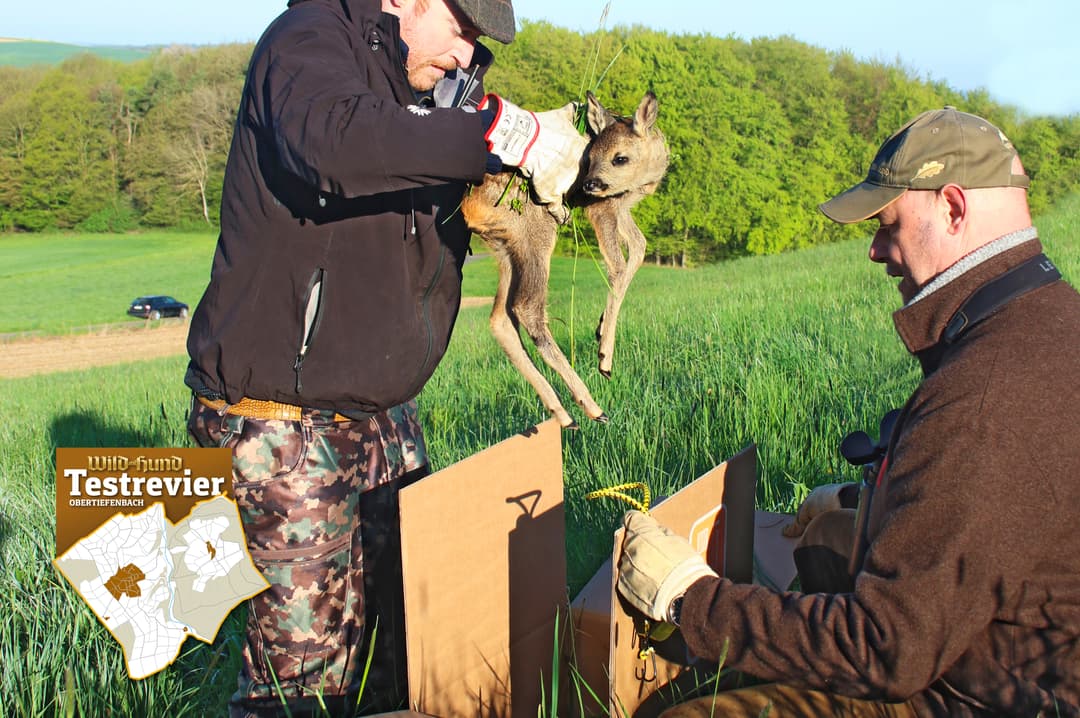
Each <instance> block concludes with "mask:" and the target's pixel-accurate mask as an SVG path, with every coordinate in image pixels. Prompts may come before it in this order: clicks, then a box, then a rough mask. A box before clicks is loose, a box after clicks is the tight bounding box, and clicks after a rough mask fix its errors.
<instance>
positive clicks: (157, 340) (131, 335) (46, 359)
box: [0, 297, 492, 379]
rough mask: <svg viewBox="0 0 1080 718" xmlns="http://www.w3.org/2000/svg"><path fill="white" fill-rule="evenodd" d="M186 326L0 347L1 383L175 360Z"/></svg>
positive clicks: (127, 328)
mask: <svg viewBox="0 0 1080 718" xmlns="http://www.w3.org/2000/svg"><path fill="white" fill-rule="evenodd" d="M491 300H492V298H491V297H465V298H464V299H462V301H461V306H462V308H466V307H478V306H484V305H487V306H490V305H491ZM187 331H188V325H187V322H186V321H180V320H174V319H166V320H162V321H160V322H156V323H152V324H150V325H145V324H142V323H137V322H133V323H131V324H130V325H119V326H114V327H110V328H109V329H107V330H103V331H100V332H93V333H89V334H71V335H64V336H53V337H38V338H34V339H23V340H18V341H10V342H2V343H0V378H2V379H15V378H19V377H24V376H33V375H35V374H49V373H52V372H58V371H73V370H77V369H89V368H91V367H96V366H107V365H110V364H124V363H126V362H133V361H143V360H145V359H158V358H160V357H167V356H176V355H178V354H183V353H184V352H185V351H187V350H186V348H185V342H186V341H187Z"/></svg>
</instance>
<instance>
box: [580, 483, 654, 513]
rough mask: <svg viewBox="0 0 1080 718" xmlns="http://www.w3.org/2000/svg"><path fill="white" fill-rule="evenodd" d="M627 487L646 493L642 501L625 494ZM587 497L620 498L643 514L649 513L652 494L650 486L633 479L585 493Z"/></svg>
mask: <svg viewBox="0 0 1080 718" xmlns="http://www.w3.org/2000/svg"><path fill="white" fill-rule="evenodd" d="M625 489H640V490H641V493H642V494H643V495H644V499H643V500H642V501H638V500H637V499H635V498H634V497H633V496H630V495H628V494H624V493H623V490H625ZM585 498H586V499H601V498H605V499H619V500H620V501H625V502H626V503H628V504H630V505H631V506H633V507H634V508H635V509H637V510H638V511H640V512H641V513H643V514H647V513H649V503H650V502H651V501H652V496H651V495H650V494H649V486H648V484H645V483H643V482H641V481H633V482H631V483H629V484H619V485H618V486H609V487H608V488H606V489H597V490H596V491H592V492H590V493H587V494H585Z"/></svg>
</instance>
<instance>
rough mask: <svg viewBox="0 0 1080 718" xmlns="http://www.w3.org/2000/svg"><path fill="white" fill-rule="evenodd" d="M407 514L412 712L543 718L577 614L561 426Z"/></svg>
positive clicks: (494, 455)
mask: <svg viewBox="0 0 1080 718" xmlns="http://www.w3.org/2000/svg"><path fill="white" fill-rule="evenodd" d="M400 506H401V546H402V570H403V577H404V591H405V621H406V639H407V644H408V666H409V694H410V701H409V702H410V707H411V708H413V709H415V710H418V711H421V712H422V713H426V714H429V715H433V716H440V717H441V718H455V717H456V716H462V717H467V718H476V717H477V716H485V717H487V716H499V717H502V716H505V717H506V718H509V717H510V716H530V715H532V716H535V715H537V707H538V706H539V705H540V704H541V702H542V695H541V680H542V679H543V685H544V686H548V688H545V689H544V690H545V691H546V690H550V688H549V686H550V681H551V672H552V650H553V641H554V630H555V618H556V615H557V612H558V611H559V610H560V607H562V606H565V604H566V548H565V530H566V527H565V520H564V507H563V476H562V444H561V434H560V428H559V425H558V423H557V422H555V421H554V420H549V421H546V422H544V423H543V424H540V425H538V426H536V427H533V428H532V429H530V430H528V431H526V432H524V433H522V434H520V435H518V436H514V437H511V438H509V439H507V440H505V441H502V442H500V443H498V444H496V445H495V446H492V447H490V448H488V449H485V450H484V451H482V452H480V453H478V454H475V455H474V456H471V457H469V458H467V459H465V460H463V461H460V462H458V463H457V464H454V465H453V466H450V467H448V468H446V469H443V470H441V471H439V472H436V473H434V474H432V475H431V476H429V477H427V478H425V479H423V480H422V481H419V482H417V483H416V484H413V485H411V486H409V487H406V488H405V489H403V490H402V491H401V499H400Z"/></svg>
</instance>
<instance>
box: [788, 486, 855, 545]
mask: <svg viewBox="0 0 1080 718" xmlns="http://www.w3.org/2000/svg"><path fill="white" fill-rule="evenodd" d="M853 486H856V484H851V483H846V484H825V485H824V486H817V487H815V488H814V490H813V491H811V492H810V495H809V496H807V497H806V500H805V501H803V502H802V505H801V506H799V511H798V512H797V513H796V514H795V520H794V521H793V522H791V523H790V524H788V525H787V526H785V527H784V528H783V534H784V535H785V536H787V537H788V538H795V537H796V536H802V535H803V532H804V531H806V527H807V526H809V525H810V522H811V521H813V520H814V518H815V517H817V516H819V515H820V514H823V513H825V512H826V511H839V510H840V509H842V508H844V502H843V501H842V493H843V491H844V488H845V487H853Z"/></svg>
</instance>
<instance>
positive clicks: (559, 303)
mask: <svg viewBox="0 0 1080 718" xmlns="http://www.w3.org/2000/svg"><path fill="white" fill-rule="evenodd" d="M1037 225H1038V226H1039V227H1040V230H1041V232H1042V235H1043V239H1044V243H1045V245H1046V246H1047V252H1048V254H1049V255H1050V256H1051V257H1052V258H1053V259H1055V260H1056V262H1057V263H1058V265H1059V266H1060V268H1061V270H1062V272H1063V274H1064V275H1065V276H1066V278H1067V279H1069V280H1070V281H1071V282H1072V283H1073V284H1074V285H1075V284H1076V283H1077V280H1078V279H1080V197H1075V198H1073V199H1072V200H1070V201H1069V202H1067V203H1065V204H1063V205H1061V206H1060V207H1058V208H1057V209H1056V210H1055V211H1054V212H1053V213H1052V214H1048V215H1047V216H1045V217H1042V218H1039V219H1038V221H1037ZM868 227H869V225H868ZM212 247H213V237H211V236H203V235H166V236H164V237H153V236H150V235H136V236H123V237H63V236H53V237H33V238H27V237H14V238H3V239H0V263H2V266H3V267H4V269H3V270H2V272H3V274H2V275H0V292H2V293H3V296H4V300H3V303H2V304H0V307H2V309H0V312H2V313H0V332H16V331H27V330H41V331H46V332H63V331H70V330H71V329H73V328H76V327H78V326H81V325H86V324H96V323H99V322H102V321H112V320H113V319H114V318H117V317H120V318H122V317H123V311H124V309H125V307H126V303H127V302H128V301H130V299H131V298H132V297H134V296H135V295H137V294H139V293H146V292H151V291H154V292H157V291H160V292H167V293H175V294H176V295H177V296H178V297H179V298H181V299H183V300H184V301H189V303H192V304H194V301H195V300H196V299H197V297H198V295H199V294H200V293H201V287H202V285H203V284H204V283H205V279H206V276H207V272H208V269H209V262H210V254H211V252H212ZM465 269H466V276H467V287H466V292H467V293H468V294H473V295H489V294H491V293H492V290H493V288H494V281H495V270H494V267H493V264H492V262H491V260H489V259H479V260H477V261H474V262H471V263H470V264H469V265H467V266H466V268H465ZM553 277H554V279H553V289H552V293H551V300H550V316H551V325H552V329H553V332H554V334H555V337H556V340H557V341H558V342H559V343H560V345H561V346H562V347H563V348H564V350H565V351H566V352H567V355H568V356H572V358H573V361H574V363H575V366H576V367H577V368H578V370H579V372H580V373H581V375H582V378H583V379H584V380H585V382H586V383H587V384H588V385H589V386H590V388H591V389H592V390H593V393H594V396H595V397H596V399H597V401H598V402H599V403H600V404H601V406H603V407H604V408H605V410H606V411H607V413H608V415H609V416H610V418H611V421H610V423H609V424H606V425H601V424H596V423H593V422H589V421H588V420H587V419H584V417H582V416H581V415H580V413H578V414H576V416H577V418H578V420H579V422H580V423H581V428H580V430H578V431H566V432H564V433H563V453H564V476H565V483H566V509H567V513H566V521H567V531H568V539H567V559H568V567H569V572H570V573H569V582H570V588H571V591H572V592H576V591H577V590H578V589H579V588H580V587H581V586H582V585H583V584H584V583H585V581H586V580H587V579H588V578H589V577H590V576H591V575H592V573H593V572H594V571H595V569H596V568H597V566H598V565H599V564H600V563H601V561H602V560H603V559H604V558H605V557H606V556H608V555H610V551H611V546H610V536H611V531H612V529H613V527H614V526H615V525H616V524H617V522H618V520H619V517H620V516H621V514H622V512H623V510H624V508H625V507H624V506H622V505H619V504H614V503H612V502H609V501H586V500H585V499H584V496H585V494H586V493H587V492H589V491H591V490H593V489H596V488H600V487H603V486H610V485H612V484H616V483H621V482H626V481H631V480H643V481H647V482H648V483H649V485H650V487H651V489H652V491H653V493H654V495H655V494H664V493H670V492H672V491H673V490H675V489H677V488H679V487H681V486H683V485H685V484H686V483H688V482H690V481H691V480H693V479H694V478H695V477H697V476H699V475H700V474H701V473H703V472H704V471H706V470H707V469H709V468H711V467H712V466H714V465H715V464H717V463H719V462H720V461H723V460H724V459H725V458H727V457H729V456H731V455H733V454H734V453H736V452H737V451H739V450H740V449H741V448H742V447H744V446H746V445H747V444H750V443H756V444H757V446H758V455H759V469H758V471H759V484H758V505H759V506H760V507H761V508H766V509H773V510H790V509H791V508H792V507H793V506H794V505H795V504H796V502H797V501H798V500H799V499H800V498H801V497H802V496H804V495H805V493H806V492H807V491H808V489H809V487H811V486H813V485H815V484H817V483H820V482H823V481H830V480H835V479H836V478H837V477H841V478H844V479H854V478H855V477H856V472H855V469H854V468H853V467H849V466H847V465H846V464H844V462H843V461H842V459H841V458H840V456H839V453H838V451H837V447H838V444H839V442H840V440H841V439H842V438H843V436H844V435H845V434H847V433H848V432H850V431H854V430H857V429H864V430H868V431H870V432H871V433H875V434H876V427H877V423H878V420H879V419H880V417H881V416H882V414H884V413H885V412H886V411H887V410H889V409H891V408H893V407H897V406H899V405H900V404H901V403H902V402H903V401H904V400H905V398H906V397H907V395H908V394H909V392H910V391H911V390H912V389H913V388H914V387H915V385H916V384H917V382H918V381H919V371H918V368H917V365H916V363H915V361H914V360H913V359H912V358H911V357H909V356H908V355H907V354H906V353H905V351H904V350H903V348H902V346H901V344H900V342H899V340H898V339H897V338H896V337H895V335H894V333H893V328H892V321H891V317H890V313H891V312H892V311H893V310H894V309H895V308H897V307H898V305H899V301H900V300H899V294H898V293H897V292H896V289H895V280H890V279H888V278H887V277H885V274H884V269H883V267H881V266H879V265H874V264H872V263H870V262H869V261H868V260H867V259H866V242H865V241H863V242H848V243H843V244H836V245H831V246H825V247H821V248H816V249H812V250H804V251H801V252H797V253H790V254H784V255H780V256H775V257H764V258H748V259H742V260H738V261H732V262H728V263H725V264H722V265H717V266H710V267H704V268H700V269H695V270H675V269H664V268H657V267H652V266H646V267H644V268H642V270H641V272H640V273H639V275H638V276H637V278H636V279H635V281H634V283H633V285H631V287H630V291H629V293H628V295H627V300H626V304H625V307H624V309H623V314H622V317H621V324H620V326H619V335H618V342H617V345H616V352H615V366H614V371H613V375H612V378H611V379H610V380H605V379H604V378H603V377H601V376H600V374H599V373H598V372H597V371H596V369H595V341H594V339H593V331H594V329H595V322H596V319H597V317H598V316H599V313H600V311H601V308H602V306H603V296H604V281H603V278H602V276H601V274H600V272H599V271H598V269H597V267H596V265H595V263H594V262H593V260H592V259H591V258H590V256H589V255H588V254H582V255H581V256H579V257H578V259H577V260H574V259H571V258H561V259H558V260H556V262H555V263H554V272H553ZM13 295H14V296H13ZM2 352H3V345H2V344H0V357H2ZM184 366H185V358H184V357H174V358H168V359H159V360H154V361H147V362H135V363H129V364H124V365H118V366H111V367H102V368H97V369H91V370H86V371H78V372H68V373H61V374H53V375H44V376H34V377H29V378H25V379H8V380H0V412H2V414H3V416H4V417H5V419H6V421H4V422H3V426H2V427H0V615H3V616H4V619H3V620H2V621H0V665H2V666H3V671H0V706H3V710H2V711H0V712H2V713H5V714H11V715H20V716H44V715H76V714H77V715H84V716H97V715H139V716H203V715H221V714H222V712H223V706H224V703H225V701H226V700H227V698H228V695H229V694H230V693H231V691H232V690H233V689H234V686H235V674H236V667H237V662H238V657H239V650H240V642H241V635H240V626H241V620H242V616H243V611H244V609H243V608H242V607H241V608H238V609H237V610H236V611H234V612H233V614H232V615H231V616H230V618H229V619H228V620H227V621H226V623H225V625H224V626H223V628H222V630H221V632H220V633H219V635H218V637H217V640H216V642H215V643H214V644H213V645H205V644H202V643H200V642H198V641H195V640H189V641H187V642H186V643H185V644H184V647H183V650H182V653H181V656H180V658H179V659H178V660H177V661H176V662H175V663H174V664H173V665H172V666H170V667H169V668H168V669H166V670H164V671H162V672H160V673H158V674H156V675H154V676H151V677H150V678H147V679H145V680H142V681H131V680H129V679H128V678H127V675H126V671H125V668H124V661H123V655H122V651H121V649H120V646H119V644H118V643H117V642H116V641H115V640H114V639H113V638H112V637H111V636H110V635H109V634H108V632H107V631H106V630H105V628H104V627H103V626H102V625H101V624H100V623H99V622H98V621H97V619H96V618H95V617H94V615H93V613H92V612H91V611H90V609H89V607H88V606H87V605H86V604H85V603H84V602H83V601H82V599H81V598H80V597H79V596H78V595H77V594H76V593H75V591H74V590H72V589H71V587H70V586H69V585H68V583H67V581H66V580H65V579H64V578H63V577H62V576H61V575H60V574H59V573H57V572H56V571H55V570H54V568H53V566H52V563H51V561H52V559H53V557H54V550H55V544H54V540H55V532H54V522H55V519H54V515H55V510H54V500H55V499H54V497H55V493H54V492H55V481H54V474H55V463H54V458H55V453H54V451H55V449H56V447H63V446H102V447H109V446H133V447H154V446H161V447H169V446H186V445H188V439H187V437H186V435H185V428H184V419H185V412H186V408H187V404H188V394H187V392H186V391H185V389H184V387H183V385H182V376H183V370H184ZM545 371H546V368H545ZM546 373H547V375H548V376H549V377H551V378H552V379H553V384H554V385H555V387H556V389H557V390H560V391H561V394H562V396H563V398H564V402H565V403H567V405H568V406H569V405H570V401H569V399H568V397H567V394H566V393H565V391H562V387H561V385H560V384H559V383H558V381H557V377H554V375H553V374H552V373H551V372H546ZM420 404H421V412H422V415H423V421H424V424H425V427H426V432H427V438H428V442H429V445H430V446H429V448H430V453H431V456H432V459H433V462H434V464H435V468H440V467H444V466H447V465H449V464H451V463H453V462H455V461H457V460H459V459H462V458H464V457H466V456H469V455H471V454H473V453H475V452H476V451H478V450H481V449H483V448H485V447H487V446H489V445H491V444H492V443H494V442H497V441H499V440H501V439H503V438H506V437H508V436H510V435H512V434H514V433H516V432H519V431H521V430H523V429H525V428H528V427H529V426H531V425H533V424H535V423H537V422H540V421H542V420H544V419H546V418H547V417H546V413H545V411H544V409H543V407H542V406H541V405H540V403H539V401H538V400H537V398H536V396H535V395H534V394H533V391H532V389H531V388H530V387H529V386H528V385H527V384H526V383H525V381H524V380H523V379H522V378H521V377H520V376H518V375H517V373H516V372H515V371H514V370H513V368H512V367H511V366H510V364H509V362H508V361H507V359H506V358H505V357H504V356H503V355H502V353H501V350H500V349H499V347H498V346H497V344H496V343H495V341H494V339H493V338H492V337H491V336H490V333H489V331H488V328H487V312H486V310H484V309H464V310H463V311H462V314H461V317H460V320H459V323H458V327H457V329H456V332H455V335H454V340H453V342H452V344H451V347H450V350H449V352H448V354H447V357H446V359H445V361H444V362H443V364H442V365H441V366H440V367H439V369H438V371H437V372H436V374H435V376H434V377H433V379H432V380H431V382H430V383H429V384H428V386H427V387H426V388H425V389H424V391H423V393H422V394H421V396H420ZM571 411H572V412H573V409H571Z"/></svg>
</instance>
